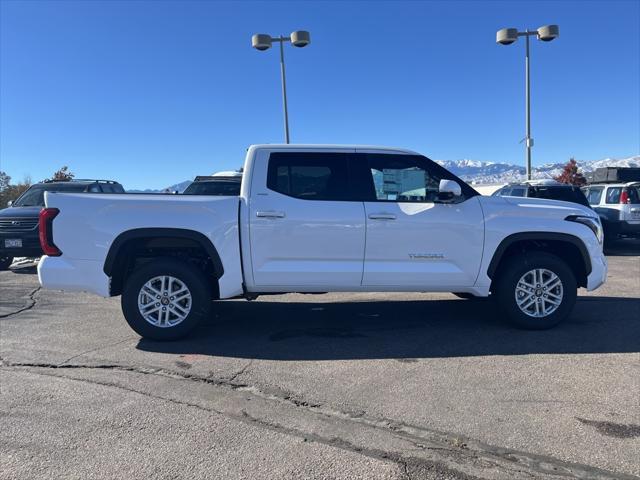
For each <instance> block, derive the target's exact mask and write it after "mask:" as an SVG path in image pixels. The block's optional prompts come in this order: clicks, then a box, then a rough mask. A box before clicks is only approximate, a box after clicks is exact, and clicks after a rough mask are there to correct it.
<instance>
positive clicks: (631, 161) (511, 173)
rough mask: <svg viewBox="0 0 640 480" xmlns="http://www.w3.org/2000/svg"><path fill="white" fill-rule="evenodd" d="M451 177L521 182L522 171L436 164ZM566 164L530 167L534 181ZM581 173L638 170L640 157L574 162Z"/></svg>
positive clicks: (497, 165)
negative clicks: (452, 175) (607, 170)
mask: <svg viewBox="0 0 640 480" xmlns="http://www.w3.org/2000/svg"><path fill="white" fill-rule="evenodd" d="M436 161H437V162H438V163H439V164H440V165H442V166H443V167H445V168H446V169H447V170H449V171H450V172H452V173H453V174H455V175H457V176H459V177H460V178H462V179H463V180H465V181H467V182H471V183H473V184H483V183H509V182H516V181H519V180H523V179H524V176H525V173H526V171H525V168H524V166H520V165H512V164H508V163H495V162H482V161H477V160H468V159H465V160H436ZM565 163H566V162H560V163H547V164H544V165H539V166H534V167H533V175H532V176H533V178H535V179H545V178H553V177H555V176H558V175H560V173H561V172H562V168H563V167H564V165H565ZM577 163H578V168H579V169H580V172H582V173H588V172H592V171H594V170H595V169H596V168H601V167H640V155H636V156H633V157H628V158H617V159H616V158H604V159H602V160H577Z"/></svg>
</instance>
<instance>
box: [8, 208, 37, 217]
mask: <svg viewBox="0 0 640 480" xmlns="http://www.w3.org/2000/svg"><path fill="white" fill-rule="evenodd" d="M40 210H42V207H9V208H3V209H2V210H0V218H15V217H20V218H30V217H36V218H37V217H38V215H39V214H40Z"/></svg>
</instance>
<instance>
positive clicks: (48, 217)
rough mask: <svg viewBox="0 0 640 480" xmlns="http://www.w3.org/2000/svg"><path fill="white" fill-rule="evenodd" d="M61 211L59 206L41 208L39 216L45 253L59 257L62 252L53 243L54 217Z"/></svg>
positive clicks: (41, 244)
mask: <svg viewBox="0 0 640 480" xmlns="http://www.w3.org/2000/svg"><path fill="white" fill-rule="evenodd" d="M58 213H60V210H58V209H57V208H43V209H42V210H40V217H39V218H38V220H39V224H38V228H39V230H40V247H42V251H43V252H44V254H45V255H48V256H50V257H59V256H60V255H62V252H61V251H60V249H59V248H58V247H56V246H55V244H54V243H53V219H54V218H56V215H58Z"/></svg>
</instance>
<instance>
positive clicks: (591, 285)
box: [587, 251, 609, 291]
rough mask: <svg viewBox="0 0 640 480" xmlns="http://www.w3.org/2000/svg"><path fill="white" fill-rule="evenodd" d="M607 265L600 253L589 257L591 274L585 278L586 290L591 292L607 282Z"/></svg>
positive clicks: (605, 259)
mask: <svg viewBox="0 0 640 480" xmlns="http://www.w3.org/2000/svg"><path fill="white" fill-rule="evenodd" d="M608 269H609V263H608V262H607V257H605V256H604V253H603V252H602V251H600V252H598V253H597V254H595V255H593V254H592V255H591V273H590V274H589V276H588V277H587V290H588V291H592V290H595V289H596V288H598V287H600V286H601V285H602V284H603V283H604V282H606V281H607V271H608Z"/></svg>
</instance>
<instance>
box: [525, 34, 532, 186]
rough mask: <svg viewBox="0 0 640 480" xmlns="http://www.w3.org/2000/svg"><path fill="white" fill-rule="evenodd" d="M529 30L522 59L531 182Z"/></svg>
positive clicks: (529, 178) (528, 169)
mask: <svg viewBox="0 0 640 480" xmlns="http://www.w3.org/2000/svg"><path fill="white" fill-rule="evenodd" d="M529 33H530V32H529V30H527V31H526V35H525V39H526V40H525V44H526V47H525V52H526V53H525V59H524V69H525V76H526V80H525V89H526V94H525V97H526V100H525V102H526V107H525V111H526V112H525V115H526V117H527V118H526V120H525V130H526V137H525V142H527V180H531V147H533V138H531V83H530V82H531V80H530V79H529V72H530V70H529Z"/></svg>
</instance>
